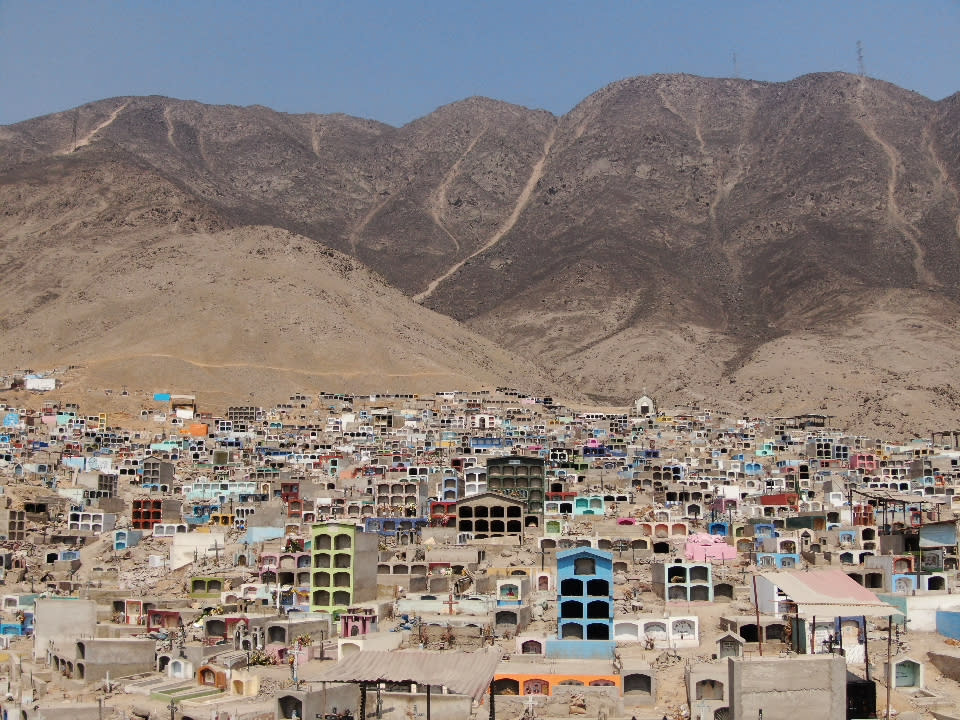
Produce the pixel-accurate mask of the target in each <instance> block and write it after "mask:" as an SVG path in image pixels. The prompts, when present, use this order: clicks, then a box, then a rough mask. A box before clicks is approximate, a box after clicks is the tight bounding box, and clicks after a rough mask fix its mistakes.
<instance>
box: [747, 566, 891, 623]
mask: <svg viewBox="0 0 960 720" xmlns="http://www.w3.org/2000/svg"><path fill="white" fill-rule="evenodd" d="M760 575H761V577H763V578H764V579H766V580H768V581H769V582H771V583H773V584H774V585H775V586H776V587H777V588H779V589H780V590H781V591H783V593H784V594H785V595H786V596H787V597H788V598H790V600H792V601H793V602H794V603H796V605H797V614H798V615H800V616H801V617H806V618H812V617H820V618H824V619H826V618H832V617H856V616H857V615H865V616H867V617H888V616H890V615H899V614H901V612H902V611H901V610H899V609H897V608H896V607H894V606H893V605H888V604H887V603H885V602H883V601H882V600H881V599H880V598H878V597H877V596H876V595H874V594H873V593H872V592H870V591H869V590H867V588H865V587H863V586H862V585H861V584H860V583H858V582H857V581H856V580H853V579H852V578H850V577H849V576H848V575H847V574H846V573H845V572H843V571H842V570H811V571H807V572H800V571H797V572H767V573H760Z"/></svg>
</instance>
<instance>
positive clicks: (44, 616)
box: [33, 598, 97, 660]
mask: <svg viewBox="0 0 960 720" xmlns="http://www.w3.org/2000/svg"><path fill="white" fill-rule="evenodd" d="M96 625H97V604H96V603H95V602H94V601H93V600H80V599H70V598H38V599H37V603H36V606H35V609H34V630H33V659H34V660H41V659H46V657H47V648H48V647H49V645H50V641H51V640H53V641H55V642H56V643H57V644H58V645H60V646H61V647H66V646H67V645H68V644H71V643H73V642H75V641H76V640H78V639H79V638H81V637H84V636H86V637H93V635H94V632H95V628H96Z"/></svg>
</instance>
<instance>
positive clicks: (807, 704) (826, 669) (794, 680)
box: [727, 655, 847, 720]
mask: <svg viewBox="0 0 960 720" xmlns="http://www.w3.org/2000/svg"><path fill="white" fill-rule="evenodd" d="M727 667H728V672H729V674H728V677H729V680H728V685H727V688H728V697H729V698H730V706H729V707H730V718H731V720H755V718H757V717H758V715H759V711H760V710H763V717H764V720H796V718H797V713H798V709H800V708H802V710H803V716H804V717H813V718H817V720H846V716H847V685H846V683H847V668H846V663H845V662H844V660H843V658H842V657H840V656H838V655H813V656H810V657H797V658H785V659H776V660H759V659H756V660H754V659H751V660H745V659H743V658H729V659H728V666H727Z"/></svg>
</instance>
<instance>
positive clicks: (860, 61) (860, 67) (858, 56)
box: [857, 40, 867, 77]
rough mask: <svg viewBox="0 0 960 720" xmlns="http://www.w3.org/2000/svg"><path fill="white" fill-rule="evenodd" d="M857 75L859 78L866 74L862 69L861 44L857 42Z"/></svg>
mask: <svg viewBox="0 0 960 720" xmlns="http://www.w3.org/2000/svg"><path fill="white" fill-rule="evenodd" d="M857 73H858V74H859V75H860V77H863V76H864V75H866V74H867V72H866V70H864V67H863V43H862V42H860V41H859V40H857Z"/></svg>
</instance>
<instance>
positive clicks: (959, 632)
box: [911, 610, 960, 640]
mask: <svg viewBox="0 0 960 720" xmlns="http://www.w3.org/2000/svg"><path fill="white" fill-rule="evenodd" d="M911 629H912V628H911ZM937 632H938V633H940V634H941V635H943V636H945V637H948V638H953V639H954V640H960V612H958V611H956V610H937Z"/></svg>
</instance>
